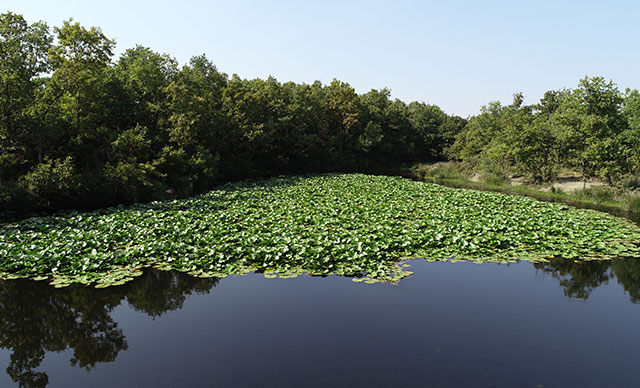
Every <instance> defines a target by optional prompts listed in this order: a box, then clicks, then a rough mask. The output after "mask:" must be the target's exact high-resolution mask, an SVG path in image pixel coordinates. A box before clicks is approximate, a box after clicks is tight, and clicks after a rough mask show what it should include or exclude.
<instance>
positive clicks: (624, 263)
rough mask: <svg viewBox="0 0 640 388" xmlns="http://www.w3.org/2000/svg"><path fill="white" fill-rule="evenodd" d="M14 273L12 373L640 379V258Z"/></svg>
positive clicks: (98, 379)
mask: <svg viewBox="0 0 640 388" xmlns="http://www.w3.org/2000/svg"><path fill="white" fill-rule="evenodd" d="M411 264H412V266H413V271H415V273H414V275H412V276H411V277H410V278H408V279H404V280H402V281H401V282H400V284H399V285H389V284H375V285H366V284H359V283H354V282H352V281H350V280H349V279H346V278H341V277H335V276H332V277H327V278H319V277H308V276H303V277H298V278H295V279H265V278H264V277H263V276H262V275H246V276H239V277H229V278H226V279H221V280H216V279H194V278H191V277H189V276H186V275H183V274H180V273H175V272H160V271H149V272H147V273H145V275H144V276H142V277H141V278H138V279H136V280H135V281H134V282H132V283H130V284H127V285H125V286H121V287H115V288H111V289H104V290H96V289H93V288H86V287H70V288H66V289H60V290H58V289H53V288H51V287H49V286H47V285H46V284H44V283H36V282H32V281H6V282H1V283H0V347H2V350H0V370H2V371H3V372H0V387H13V386H18V385H19V384H18V382H20V383H21V384H22V386H25V387H44V386H48V387H110V388H112V387H232V386H261V387H287V386H290V387H298V386H332V387H333V386H345V387H357V386H362V387H365V386H366V387H371V386H373V387H376V386H380V387H388V386H403V387H460V386H485V387H514V386H518V387H527V386H529V387H572V386H575V387H604V386H607V387H609V386H616V387H638V386H640V373H638V369H637V360H638V359H639V357H640V330H638V327H640V326H639V324H640V305H639V304H637V303H638V302H640V261H633V260H619V261H614V262H590V263H573V262H571V261H565V260H557V261H554V262H552V263H549V264H545V265H533V264H531V263H524V262H523V263H518V264H511V265H497V264H481V265H480V264H473V263H468V262H462V263H427V262H425V261H422V260H414V261H411Z"/></svg>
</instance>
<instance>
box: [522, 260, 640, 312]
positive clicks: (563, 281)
mask: <svg viewBox="0 0 640 388" xmlns="http://www.w3.org/2000/svg"><path fill="white" fill-rule="evenodd" d="M534 267H535V268H536V269H537V270H541V271H543V272H545V273H549V274H551V276H552V277H553V278H554V279H558V281H559V283H560V287H562V288H563V290H564V295H565V296H567V297H569V298H578V299H584V300H586V299H588V298H589V295H591V293H592V292H593V290H595V289H596V288H598V286H600V285H601V284H607V283H608V282H609V280H612V281H613V280H614V279H616V280H617V281H618V283H619V284H620V285H621V286H622V288H623V289H624V290H625V291H626V292H627V293H629V296H630V299H631V301H632V302H633V303H639V302H640V260H638V259H634V258H627V259H616V260H612V261H580V260H575V261H574V260H568V259H562V258H554V259H551V260H550V261H549V262H547V263H535V264H534Z"/></svg>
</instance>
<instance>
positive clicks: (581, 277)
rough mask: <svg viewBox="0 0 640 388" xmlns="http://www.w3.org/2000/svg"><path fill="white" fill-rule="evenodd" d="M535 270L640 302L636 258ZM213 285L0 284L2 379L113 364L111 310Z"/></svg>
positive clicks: (175, 300)
mask: <svg viewBox="0 0 640 388" xmlns="http://www.w3.org/2000/svg"><path fill="white" fill-rule="evenodd" d="M522 265H528V264H527V263H523V264H522ZM534 267H535V268H536V270H538V271H542V272H544V273H548V274H550V275H551V276H552V277H553V278H555V279H557V280H558V281H559V285H560V287H561V288H562V289H563V290H564V294H565V295H566V296H567V297H569V298H580V299H585V300H586V299H588V298H589V295H590V294H591V293H592V292H593V291H594V290H595V289H596V288H597V287H599V286H600V285H601V284H606V283H609V282H610V281H611V282H613V281H616V280H617V282H618V283H620V285H621V286H622V287H623V288H624V290H625V292H627V293H628V294H629V295H630V298H631V301H632V302H634V303H639V302H640V260H638V259H619V260H614V261H590V262H585V261H577V262H576V261H573V260H567V259H553V260H551V261H549V262H548V263H536V264H534ZM217 283H218V280H217V279H198V278H193V277H191V276H189V275H185V274H182V273H177V272H164V271H146V272H145V273H144V275H143V276H141V277H139V278H137V279H136V280H134V281H133V282H130V283H127V284H125V285H123V286H119V287H112V288H107V289H95V288H93V287H81V286H71V287H68V288H63V289H54V288H53V287H51V286H49V285H48V284H46V283H44V282H33V281H19V280H14V281H3V282H0V347H2V348H6V349H10V350H12V351H13V353H12V354H11V360H10V363H9V367H8V368H7V373H8V375H9V376H10V377H11V378H12V379H13V380H14V381H15V382H17V383H18V384H19V385H20V386H22V387H44V386H46V385H47V384H48V377H47V374H46V373H44V372H41V371H37V369H38V367H39V366H40V364H41V362H42V360H43V359H44V357H45V354H46V353H47V352H61V351H64V350H66V349H73V357H72V358H71V364H72V365H73V366H78V367H81V368H86V369H88V370H89V369H91V368H93V367H94V366H95V365H96V363H99V362H110V361H114V360H115V359H116V357H117V355H118V353H119V352H121V351H122V350H126V349H127V347H128V345H127V340H126V337H125V334H124V333H123V332H122V330H121V329H120V328H119V327H118V323H117V322H115V321H114V319H113V318H112V317H111V313H112V311H113V310H114V309H115V308H116V307H117V306H119V305H120V304H121V303H123V302H124V301H125V300H126V302H127V303H128V304H129V305H130V306H131V307H132V308H133V309H134V310H136V311H139V312H142V313H144V314H147V315H149V316H151V317H154V318H155V317H159V316H161V315H162V314H164V313H166V312H168V311H172V310H176V309H179V308H181V307H182V306H183V304H184V302H185V300H186V298H187V296H188V295H190V294H193V293H198V294H203V293H209V292H210V291H211V289H212V288H213V287H215V286H216V284H217Z"/></svg>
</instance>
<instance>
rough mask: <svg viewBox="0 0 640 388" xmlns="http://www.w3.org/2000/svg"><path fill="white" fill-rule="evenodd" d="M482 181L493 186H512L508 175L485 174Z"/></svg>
mask: <svg viewBox="0 0 640 388" xmlns="http://www.w3.org/2000/svg"><path fill="white" fill-rule="evenodd" d="M480 180H481V181H482V182H484V183H486V184H489V185H492V186H511V181H510V180H509V177H507V176H506V175H503V174H500V173H496V172H483V173H482V174H481V175H480Z"/></svg>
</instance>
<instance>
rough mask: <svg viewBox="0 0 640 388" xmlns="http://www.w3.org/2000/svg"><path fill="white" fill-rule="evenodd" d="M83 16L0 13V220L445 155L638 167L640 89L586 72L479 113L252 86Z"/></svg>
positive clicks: (507, 164) (540, 171)
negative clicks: (87, 23) (559, 86)
mask: <svg viewBox="0 0 640 388" xmlns="http://www.w3.org/2000/svg"><path fill="white" fill-rule="evenodd" d="M114 48H115V41H114V40H112V39H110V38H108V37H107V36H106V35H105V34H104V33H103V32H102V30H101V29H100V28H97V27H90V28H87V27H84V26H82V25H80V24H79V23H76V22H74V21H73V20H71V19H70V20H68V21H65V22H64V23H63V25H62V26H59V27H54V28H49V26H47V25H46V24H45V23H44V22H36V23H31V24H30V23H29V22H27V21H26V20H25V19H24V18H23V17H22V16H21V15H18V14H15V13H11V12H7V13H4V14H1V15H0V216H2V215H7V214H13V215H20V214H28V213H33V212H37V211H47V212H48V211H54V210H58V209H87V208H98V207H104V206H111V205H115V204H121V203H133V202H141V201H150V200H155V199H163V198H168V197H176V196H177V197H185V196H189V195H192V194H195V193H199V192H203V191H206V190H208V189H211V188H213V187H215V186H217V185H219V184H220V183H222V182H226V181H230V180H238V179H243V178H250V177H257V176H273V175H279V174H301V173H316V172H328V171H372V170H375V169H376V168H379V167H384V166H393V165H398V164H399V163H411V162H417V161H435V160H445V159H455V160H461V161H462V163H463V165H464V166H466V167H467V168H469V169H483V170H487V171H491V172H493V173H496V174H502V175H520V176H524V177H526V178H527V179H529V180H531V181H535V182H542V181H549V180H552V179H554V178H555V177H556V175H557V174H558V171H559V170H560V169H561V168H563V167H567V168H572V169H574V170H578V171H579V172H581V173H582V174H583V175H584V176H585V177H587V178H591V177H601V178H604V179H607V180H609V181H610V182H612V183H615V182H619V181H622V180H624V179H628V177H630V176H633V175H634V174H637V173H638V170H639V169H640V144H639V142H640V133H639V131H640V94H639V93H638V91H637V90H627V91H625V92H624V93H622V92H620V91H619V90H618V89H617V87H616V86H615V84H613V83H612V82H607V81H605V80H604V79H603V78H600V77H595V78H589V77H585V78H584V79H583V80H581V81H580V83H579V85H578V87H577V88H576V89H575V90H559V91H549V92H547V93H545V95H544V97H543V98H542V99H541V100H540V103H538V104H534V105H530V106H526V105H523V97H522V94H516V95H515V98H514V101H513V103H512V104H511V105H507V106H503V105H501V104H500V103H499V102H492V103H490V104H489V105H488V106H486V107H483V108H482V110H481V113H480V114H479V115H477V116H474V117H471V118H468V119H465V118H462V117H458V116H454V115H448V114H446V113H445V112H444V111H443V110H442V109H440V108H439V107H438V106H436V105H431V104H425V103H423V102H410V103H405V102H403V101H400V100H398V99H392V98H391V93H390V91H389V90H388V89H386V88H385V89H381V90H375V89H373V90H371V91H369V92H367V93H364V94H358V93H357V92H356V91H355V89H354V88H353V87H351V86H350V85H349V84H348V83H346V82H343V81H340V80H337V79H334V80H333V81H332V82H331V83H329V84H328V85H324V84H322V83H321V82H319V81H315V82H313V83H311V84H306V83H302V84H298V83H294V82H284V83H283V82H280V81H278V80H276V79H275V78H273V77H269V78H267V79H243V78H240V77H239V76H237V75H233V76H231V77H230V76H228V75H227V74H224V73H222V72H220V71H219V70H218V69H217V68H216V66H215V65H214V64H213V63H212V62H211V61H210V60H209V59H208V58H207V57H206V56H205V55H200V56H195V57H193V58H191V60H190V61H189V63H187V64H185V65H182V66H181V65H179V64H178V62H177V61H176V60H175V59H174V58H173V57H171V56H170V55H168V54H161V53H158V52H155V51H153V50H152V49H150V48H147V47H142V46H136V47H133V48H130V49H128V50H126V51H125V52H124V53H123V54H122V55H121V56H120V57H119V58H114V54H113V52H114Z"/></svg>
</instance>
